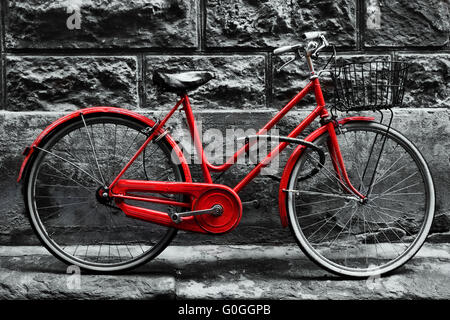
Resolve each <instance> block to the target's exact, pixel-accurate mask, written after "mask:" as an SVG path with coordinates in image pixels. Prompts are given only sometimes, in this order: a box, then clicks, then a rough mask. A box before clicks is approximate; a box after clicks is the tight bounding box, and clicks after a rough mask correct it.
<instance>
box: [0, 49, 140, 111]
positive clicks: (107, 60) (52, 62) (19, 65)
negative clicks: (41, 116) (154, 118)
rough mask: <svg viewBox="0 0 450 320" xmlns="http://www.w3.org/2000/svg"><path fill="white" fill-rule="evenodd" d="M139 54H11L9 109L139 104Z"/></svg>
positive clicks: (55, 108)
mask: <svg viewBox="0 0 450 320" xmlns="http://www.w3.org/2000/svg"><path fill="white" fill-rule="evenodd" d="M136 77H137V61H136V58H135V57H127V56H122V57H69V56H67V57H53V56H33V57H30V56H8V58H7V74H6V81H7V92H8V94H7V107H6V109H7V110H14V111H32V110H45V111H69V110H76V109H81V108H86V107H90V106H99V105H110V106H116V107H124V108H136V107H137V106H138V97H137V81H136Z"/></svg>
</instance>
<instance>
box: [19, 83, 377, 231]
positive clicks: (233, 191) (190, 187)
mask: <svg viewBox="0 0 450 320" xmlns="http://www.w3.org/2000/svg"><path fill="white" fill-rule="evenodd" d="M310 92H314V95H315V98H316V101H317V106H316V107H315V108H314V110H313V111H312V112H311V113H310V114H309V115H308V116H307V117H306V118H305V119H303V121H301V123H300V124H299V125H298V126H297V127H295V128H294V129H293V130H292V131H291V132H290V133H289V135H288V136H287V137H289V138H296V137H297V136H298V135H299V134H301V133H302V131H303V130H304V129H305V128H306V127H308V126H309V125H310V124H311V123H312V122H313V121H314V120H315V119H316V118H318V117H320V118H321V119H322V120H324V121H323V122H322V123H323V124H324V125H322V126H321V127H320V128H319V129H317V130H316V131H314V132H313V133H312V134H311V135H309V136H308V137H307V138H305V140H306V141H308V140H309V141H310V142H311V141H313V138H314V137H315V136H316V135H317V134H322V133H326V132H328V133H329V136H330V143H329V144H328V147H329V151H330V155H331V157H332V162H333V165H334V169H335V171H336V175H337V178H338V179H339V180H340V181H341V182H342V186H343V187H344V189H345V191H347V192H349V193H352V194H353V195H355V196H357V197H359V198H360V199H363V198H364V196H363V195H361V194H360V193H359V192H358V191H357V190H356V189H355V188H354V187H353V185H352V184H351V182H350V181H349V178H348V176H347V173H346V170H345V166H344V161H343V159H342V155H341V153H340V149H339V144H338V141H337V136H336V132H335V126H337V125H338V122H337V121H335V120H334V119H328V117H329V113H328V111H327V109H326V107H325V101H324V98H323V94H322V90H321V86H320V83H319V79H318V77H316V76H312V77H311V80H310V82H309V83H308V84H307V85H306V86H305V87H304V88H303V89H302V90H301V91H300V92H299V93H298V94H297V95H296V96H295V97H294V98H293V99H292V100H291V101H290V102H289V103H288V104H287V105H286V106H284V107H283V108H282V109H281V110H280V111H279V112H278V113H277V114H276V115H275V116H274V117H273V118H272V119H271V120H270V121H269V122H267V123H266V125H264V126H263V127H262V128H261V129H260V130H259V131H258V133H257V135H260V134H263V133H265V132H267V131H268V130H270V129H271V128H273V127H274V126H275V125H276V124H277V123H278V122H279V121H280V120H281V119H282V118H283V117H284V116H285V115H286V114H287V113H288V112H289V111H290V110H291V109H292V108H293V107H294V106H295V105H297V104H298V103H299V102H300V101H301V100H302V99H303V98H304V97H305V96H306V95H307V94H308V93H310ZM180 106H182V108H183V110H184V112H185V115H186V119H187V123H188V127H189V130H190V133H191V136H192V139H193V141H194V146H195V148H196V150H197V154H198V155H199V156H200V159H201V168H202V173H203V179H204V182H203V183H194V182H191V181H192V180H191V177H190V172H189V166H188V163H187V161H186V159H185V158H184V157H183V155H182V152H181V150H180V149H179V147H178V145H177V144H176V143H175V142H174V141H173V140H172V138H171V137H170V135H168V134H167V132H166V131H165V130H164V125H165V124H166V123H167V121H168V120H169V119H170V118H171V117H172V116H173V114H174V113H175V111H176V110H178V109H179V107H180ZM99 112H100V113H110V112H112V113H120V114H125V115H127V116H130V117H133V118H136V119H137V120H140V121H143V122H144V123H147V125H148V126H149V128H152V130H151V133H150V134H149V136H148V137H147V139H146V140H145V142H144V143H143V144H142V146H141V147H140V148H139V149H138V150H137V151H136V153H135V154H134V155H133V157H132V158H131V159H130V160H129V162H128V163H127V164H126V165H125V167H124V168H123V169H122V170H121V172H120V173H119V174H118V175H117V176H116V178H115V179H114V180H113V182H112V183H111V184H110V185H109V186H103V187H106V188H107V189H108V193H109V196H110V197H111V198H114V199H116V200H117V201H119V202H121V204H122V205H123V206H122V207H121V209H122V210H123V211H124V212H125V213H126V214H127V215H128V216H131V217H136V218H139V219H143V220H147V221H150V222H154V223H158V224H162V225H165V226H170V227H176V228H178V229H184V230H190V231H195V232H206V231H205V230H203V229H201V228H200V227H199V226H198V225H197V224H196V222H195V219H194V217H193V216H191V217H186V218H184V219H183V222H182V223H179V224H175V223H174V222H173V221H172V220H171V219H170V217H169V215H168V213H166V212H158V211H156V210H150V209H145V208H141V207H135V206H130V205H128V204H125V203H124V201H122V200H127V199H128V200H137V201H143V202H151V203H160V204H166V205H172V206H177V207H182V208H186V209H188V210H189V209H190V210H193V209H192V208H193V203H194V202H195V199H196V197H197V196H198V195H200V194H201V192H206V191H207V190H208V188H209V190H211V188H215V189H221V192H224V193H227V194H228V195H231V197H232V198H235V199H238V200H237V201H239V203H240V200H239V196H238V195H237V193H239V192H240V191H241V190H242V189H243V188H244V187H245V186H246V185H247V184H248V183H250V182H251V181H252V180H253V179H254V178H255V177H256V176H257V175H258V174H259V173H260V172H261V170H262V169H263V168H264V167H265V166H266V165H268V164H269V163H270V162H271V161H272V159H273V158H274V157H276V156H277V155H278V154H279V153H281V152H282V151H283V150H284V149H285V148H286V147H287V146H288V144H289V143H290V142H281V143H279V144H278V145H277V146H276V147H275V148H273V149H272V150H271V151H270V152H269V153H268V154H267V156H266V157H265V158H264V159H263V160H262V161H260V162H259V163H258V164H257V165H256V166H255V167H254V168H253V169H252V170H251V171H250V172H249V173H248V174H247V175H246V176H245V177H244V178H243V179H242V180H241V181H240V182H239V183H238V184H237V185H236V186H234V187H233V188H230V187H228V186H225V185H221V184H215V183H213V182H212V179H211V172H224V171H226V170H228V169H229V168H230V167H231V166H232V165H233V164H234V163H235V162H236V160H237V159H238V158H239V157H240V156H241V155H242V154H243V153H246V152H248V151H249V148H250V147H251V145H250V143H248V142H246V143H245V145H244V146H243V147H242V148H240V149H239V150H238V151H237V152H236V153H235V154H234V155H233V156H231V157H230V158H229V159H228V160H227V161H226V162H225V163H223V164H222V165H213V164H211V163H210V162H209V161H208V159H207V158H206V156H205V153H204V150H203V146H202V143H201V141H200V135H199V133H198V129H197V126H196V124H195V119H194V114H193V111H192V108H191V105H190V101H189V97H188V96H187V95H186V94H185V95H182V96H181V98H180V100H179V101H178V102H177V103H176V105H175V106H174V107H173V108H172V109H171V110H170V111H169V113H168V114H167V115H166V116H165V117H164V118H163V120H161V121H159V122H156V123H155V122H153V121H151V120H150V119H148V118H146V117H144V116H142V115H139V114H136V113H134V112H131V111H128V110H126V109H120V108H110V107H93V108H87V109H83V110H80V111H75V112H73V113H71V114H69V115H67V116H65V117H63V118H60V119H58V120H57V121H55V122H54V123H52V124H51V125H49V126H48V127H47V128H46V129H45V130H44V131H43V132H42V133H41V134H40V135H39V136H38V138H37V139H36V140H35V141H34V142H33V144H32V145H31V146H30V147H27V148H26V149H25V151H24V155H25V156H26V157H25V159H24V161H23V163H22V166H21V169H20V172H19V177H18V179H17V180H18V181H20V180H21V178H22V175H23V172H24V171H25V170H27V168H28V163H29V160H30V158H31V156H32V154H33V153H34V151H35V149H36V148H37V147H39V145H40V144H41V143H42V142H43V141H44V140H45V139H46V137H47V136H49V135H50V134H51V133H52V132H53V131H55V130H56V129H57V128H58V127H59V126H60V125H62V124H63V123H64V122H67V121H72V120H74V119H75V118H78V117H80V116H81V115H83V114H85V115H87V114H93V113H99ZM361 120H363V121H371V120H373V118H372V117H350V118H344V119H342V120H341V121H344V122H341V121H340V122H339V123H345V122H347V121H361ZM157 136H158V137H161V138H164V139H166V140H167V141H169V143H170V145H171V146H172V147H173V148H174V150H175V151H176V154H177V156H178V158H179V160H180V161H181V163H180V165H181V167H182V168H183V171H184V174H185V178H186V182H176V183H175V182H174V183H169V182H161V181H144V180H125V179H121V177H122V176H123V174H124V173H125V172H126V171H127V169H128V168H129V167H130V166H131V164H132V163H133V162H134V161H135V160H136V159H137V158H138V156H139V155H140V154H141V153H142V152H143V150H144V149H145V148H146V147H147V145H148V144H149V143H150V142H151V141H152V140H153V139H155V138H156V137H157ZM304 149H305V147H304V146H302V145H299V146H297V148H296V149H295V150H294V151H293V153H292V155H291V156H290V158H289V160H288V162H287V164H286V167H285V169H284V172H283V175H282V178H281V182H280V190H282V189H283V188H284V187H285V186H286V183H287V180H288V179H287V176H289V174H290V171H291V169H292V166H293V164H294V163H295V160H296V159H298V157H299V156H300V154H301V152H302V151H303V150H304ZM130 188H132V190H133V191H142V192H153V193H171V194H184V195H185V196H187V197H185V199H189V200H190V201H189V200H186V201H174V200H171V199H165V198H163V197H155V196H134V195H130V194H127V191H130V190H131V189H130ZM284 201H285V194H284V192H281V191H280V197H279V203H280V218H281V222H282V225H283V226H287V221H286V220H287V218H286V210H285V208H284V207H283V204H284ZM126 210H127V211H128V212H127V211H126Z"/></svg>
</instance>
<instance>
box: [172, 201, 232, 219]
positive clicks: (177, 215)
mask: <svg viewBox="0 0 450 320" xmlns="http://www.w3.org/2000/svg"><path fill="white" fill-rule="evenodd" d="M222 213H223V208H222V206H221V205H218V204H217V205H215V206H213V207H212V208H210V209H203V210H196V211H185V212H175V213H171V214H170V219H172V221H173V222H175V223H180V222H181V221H182V220H183V219H182V218H183V217H191V216H197V215H201V214H212V215H214V216H220V215H222Z"/></svg>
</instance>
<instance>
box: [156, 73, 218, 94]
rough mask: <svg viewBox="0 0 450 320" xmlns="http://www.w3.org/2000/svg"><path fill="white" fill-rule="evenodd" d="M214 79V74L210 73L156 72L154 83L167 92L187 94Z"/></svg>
mask: <svg viewBox="0 0 450 320" xmlns="http://www.w3.org/2000/svg"><path fill="white" fill-rule="evenodd" d="M213 78H214V74H213V73H211V72H208V71H187V72H179V73H167V72H161V71H155V72H154V73H153V83H154V84H155V85H158V86H159V87H161V88H162V89H163V90H165V91H170V92H175V93H186V92H187V91H188V90H194V89H197V88H198V87H200V86H201V85H203V84H205V83H207V82H208V81H209V80H211V79H213Z"/></svg>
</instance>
